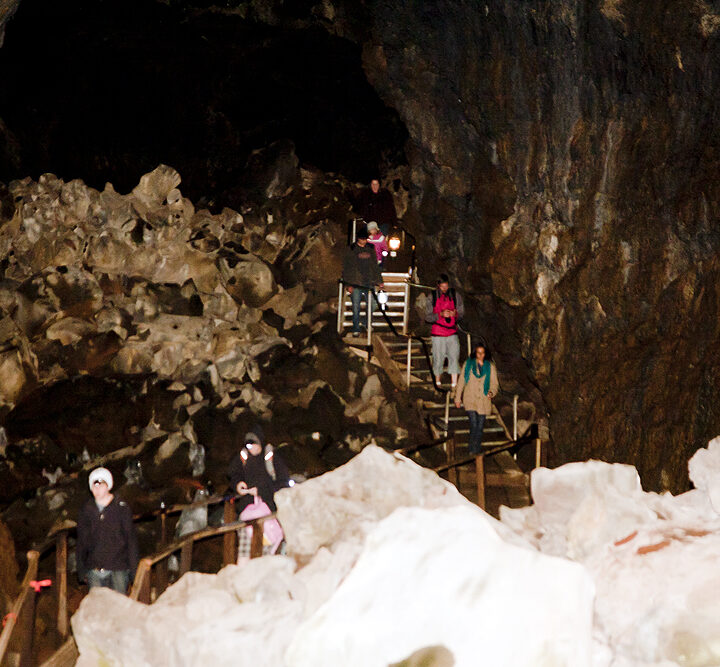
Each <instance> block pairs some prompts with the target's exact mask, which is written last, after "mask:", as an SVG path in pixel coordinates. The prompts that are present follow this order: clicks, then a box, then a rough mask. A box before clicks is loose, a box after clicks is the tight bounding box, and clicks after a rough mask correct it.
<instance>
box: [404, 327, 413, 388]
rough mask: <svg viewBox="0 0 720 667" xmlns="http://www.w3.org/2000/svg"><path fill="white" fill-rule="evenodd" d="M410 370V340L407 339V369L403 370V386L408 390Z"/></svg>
mask: <svg viewBox="0 0 720 667" xmlns="http://www.w3.org/2000/svg"><path fill="white" fill-rule="evenodd" d="M411 369H412V338H408V339H407V368H406V369H405V384H406V385H407V388H408V389H410V372H411Z"/></svg>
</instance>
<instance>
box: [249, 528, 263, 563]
mask: <svg viewBox="0 0 720 667" xmlns="http://www.w3.org/2000/svg"><path fill="white" fill-rule="evenodd" d="M251 525H252V541H251V542H250V558H259V557H260V556H262V552H263V519H256V520H255V521H253V522H252V524H251Z"/></svg>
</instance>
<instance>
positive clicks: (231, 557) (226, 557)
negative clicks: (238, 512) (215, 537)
mask: <svg viewBox="0 0 720 667" xmlns="http://www.w3.org/2000/svg"><path fill="white" fill-rule="evenodd" d="M235 519H236V516H235V505H234V503H233V501H232V499H230V500H226V501H225V507H224V509H223V521H224V522H225V523H233V522H234V521H235ZM233 563H237V534H236V533H235V531H230V532H229V533H225V535H224V537H223V565H232V564H233Z"/></svg>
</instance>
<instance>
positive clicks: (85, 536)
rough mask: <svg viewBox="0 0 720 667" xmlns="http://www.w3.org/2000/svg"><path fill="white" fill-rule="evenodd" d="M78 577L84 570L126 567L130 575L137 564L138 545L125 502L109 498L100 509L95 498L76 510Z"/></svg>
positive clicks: (124, 568)
mask: <svg viewBox="0 0 720 667" xmlns="http://www.w3.org/2000/svg"><path fill="white" fill-rule="evenodd" d="M75 555H76V559H77V572H78V578H79V579H80V581H84V580H85V575H86V573H87V571H88V570H92V569H103V570H130V576H131V577H132V576H134V574H135V570H136V569H137V564H138V545H137V536H136V534H135V526H134V525H133V520H132V512H131V511H130V507H129V505H128V504H127V503H126V502H124V501H122V500H118V499H117V498H113V499H112V501H111V502H110V504H109V505H106V506H105V507H104V508H103V509H102V511H100V510H99V509H98V506H97V503H96V502H95V499H94V498H93V499H90V500H88V501H87V502H86V503H85V504H84V505H83V507H82V509H81V510H80V515H79V516H78V523H77V546H76V549H75Z"/></svg>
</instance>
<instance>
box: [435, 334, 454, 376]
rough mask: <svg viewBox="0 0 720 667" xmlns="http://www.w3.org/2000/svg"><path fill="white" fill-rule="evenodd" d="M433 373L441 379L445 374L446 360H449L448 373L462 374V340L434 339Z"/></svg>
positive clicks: (450, 337) (444, 337)
mask: <svg viewBox="0 0 720 667" xmlns="http://www.w3.org/2000/svg"><path fill="white" fill-rule="evenodd" d="M432 356H433V373H435V377H436V378H439V377H440V375H442V372H443V364H444V363H445V358H447V360H448V373H450V375H457V374H458V373H459V372H460V364H459V359H460V340H459V339H458V337H457V336H433V337H432Z"/></svg>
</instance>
